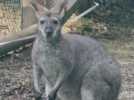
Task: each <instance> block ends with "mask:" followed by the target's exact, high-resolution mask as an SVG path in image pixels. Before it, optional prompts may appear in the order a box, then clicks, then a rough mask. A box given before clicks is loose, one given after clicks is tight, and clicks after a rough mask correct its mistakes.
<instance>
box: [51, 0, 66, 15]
mask: <svg viewBox="0 0 134 100" xmlns="http://www.w3.org/2000/svg"><path fill="white" fill-rule="evenodd" d="M67 3H68V0H57V2H56V5H55V6H54V7H53V8H52V9H51V12H53V13H57V14H59V15H63V16H64V12H66V10H67V9H66V8H67Z"/></svg>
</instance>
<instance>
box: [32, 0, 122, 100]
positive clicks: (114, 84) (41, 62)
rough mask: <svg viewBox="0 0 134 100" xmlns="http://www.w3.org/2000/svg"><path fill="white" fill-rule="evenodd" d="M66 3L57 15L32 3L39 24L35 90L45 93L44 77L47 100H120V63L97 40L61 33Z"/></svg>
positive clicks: (34, 76) (34, 49) (34, 62)
mask: <svg viewBox="0 0 134 100" xmlns="http://www.w3.org/2000/svg"><path fill="white" fill-rule="evenodd" d="M62 1H63V0H62ZM65 4H66V3H65V2H64V1H63V2H61V5H60V6H59V10H58V12H53V10H52V9H51V10H47V9H46V8H44V7H42V6H41V5H39V4H38V3H33V4H32V5H33V8H34V9H35V12H36V15H37V18H38V21H39V23H38V28H39V33H38V34H37V37H36V40H35V43H34V46H33V50H32V63H33V79H34V88H35V90H36V91H37V92H39V93H41V92H42V91H41V89H40V86H39V81H40V80H41V76H43V77H44V80H45V83H44V86H45V95H46V100H56V99H59V100H117V97H118V94H119V89H120V85H121V79H120V78H121V77H120V70H119V65H118V63H117V62H116V61H114V60H113V59H112V58H111V57H110V56H108V55H107V53H106V52H105V51H104V50H103V48H102V46H101V45H100V44H99V43H98V42H97V41H96V40H94V39H91V38H89V37H84V36H80V35H75V34H61V26H60V22H61V18H62V14H61V13H62V12H63V10H64V6H65Z"/></svg>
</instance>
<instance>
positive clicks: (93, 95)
mask: <svg viewBox="0 0 134 100" xmlns="http://www.w3.org/2000/svg"><path fill="white" fill-rule="evenodd" d="M81 100H116V97H114V96H113V95H112V90H111V86H109V85H108V84H107V83H106V82H105V81H104V80H103V79H102V77H101V75H100V74H98V73H95V72H94V71H93V72H90V73H87V75H86V76H85V77H84V80H83V83H82V86H81Z"/></svg>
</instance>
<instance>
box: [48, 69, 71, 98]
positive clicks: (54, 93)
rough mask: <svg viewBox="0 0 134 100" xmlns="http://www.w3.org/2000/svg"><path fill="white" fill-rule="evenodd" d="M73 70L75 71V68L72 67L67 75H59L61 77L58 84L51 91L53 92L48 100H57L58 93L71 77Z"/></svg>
mask: <svg viewBox="0 0 134 100" xmlns="http://www.w3.org/2000/svg"><path fill="white" fill-rule="evenodd" d="M72 70H73V67H70V68H68V69H67V71H66V72H65V73H61V74H59V77H58V79H57V81H56V84H55V85H54V87H53V88H52V89H51V91H50V92H49V94H48V96H47V97H48V100H55V99H56V95H57V91H58V90H59V88H60V87H61V85H62V84H63V83H64V81H65V80H66V79H67V78H68V76H69V75H70V73H71V72H72Z"/></svg>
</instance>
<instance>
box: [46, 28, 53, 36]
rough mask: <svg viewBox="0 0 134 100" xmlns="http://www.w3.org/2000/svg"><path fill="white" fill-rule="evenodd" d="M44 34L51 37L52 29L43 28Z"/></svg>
mask: <svg viewBox="0 0 134 100" xmlns="http://www.w3.org/2000/svg"><path fill="white" fill-rule="evenodd" d="M45 33H46V34H47V35H51V34H52V33H53V28H52V27H46V28H45Z"/></svg>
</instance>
